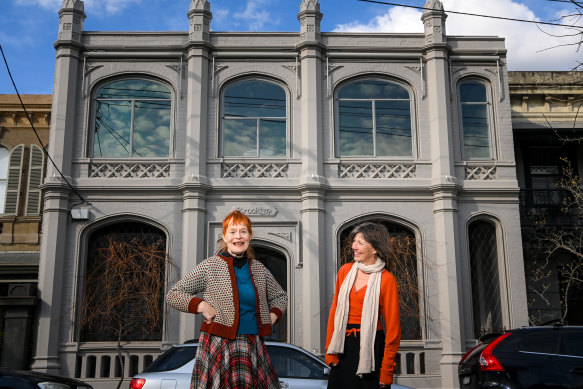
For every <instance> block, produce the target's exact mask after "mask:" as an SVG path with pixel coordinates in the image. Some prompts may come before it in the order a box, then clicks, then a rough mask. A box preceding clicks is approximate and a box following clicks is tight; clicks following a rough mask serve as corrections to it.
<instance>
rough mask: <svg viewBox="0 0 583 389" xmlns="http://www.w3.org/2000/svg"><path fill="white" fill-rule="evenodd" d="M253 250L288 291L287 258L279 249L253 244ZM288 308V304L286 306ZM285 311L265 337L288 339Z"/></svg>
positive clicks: (284, 340) (285, 340)
mask: <svg viewBox="0 0 583 389" xmlns="http://www.w3.org/2000/svg"><path fill="white" fill-rule="evenodd" d="M252 246H253V251H255V257H256V258H257V260H259V261H260V262H261V263H262V264H263V265H265V267H266V268H267V269H268V270H269V271H270V272H271V274H273V277H275V280H276V281H277V282H278V283H279V284H280V285H281V287H282V288H283V290H285V291H286V292H287V291H288V288H287V258H286V256H285V254H284V253H283V252H281V251H279V250H276V249H273V248H270V247H265V246H261V245H256V244H253V242H252ZM288 310H289V306H288ZM287 317H288V314H287V312H286V313H285V314H284V315H283V317H282V318H281V320H280V321H279V322H278V323H277V324H275V326H274V327H273V334H272V335H271V336H269V337H268V338H267V339H272V340H278V341H282V342H287V341H288V335H287Z"/></svg>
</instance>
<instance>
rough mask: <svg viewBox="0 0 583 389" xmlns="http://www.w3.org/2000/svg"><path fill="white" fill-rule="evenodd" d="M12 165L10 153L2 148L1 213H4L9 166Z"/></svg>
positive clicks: (0, 176) (0, 157) (0, 150)
mask: <svg viewBox="0 0 583 389" xmlns="http://www.w3.org/2000/svg"><path fill="white" fill-rule="evenodd" d="M9 164H10V151H8V149H6V147H4V146H0V213H4V204H5V201H6V182H7V181H8V165H9Z"/></svg>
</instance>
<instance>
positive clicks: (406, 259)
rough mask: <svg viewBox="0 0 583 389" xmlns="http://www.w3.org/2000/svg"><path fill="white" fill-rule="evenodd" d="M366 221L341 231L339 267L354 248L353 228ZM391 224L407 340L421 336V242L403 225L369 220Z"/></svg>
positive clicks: (402, 336)
mask: <svg viewBox="0 0 583 389" xmlns="http://www.w3.org/2000/svg"><path fill="white" fill-rule="evenodd" d="M364 221H365V220H359V221H358V222H355V223H352V224H351V225H350V226H347V227H346V228H345V229H344V230H343V231H342V232H341V233H340V251H339V252H340V258H339V261H338V267H340V266H341V265H343V264H344V263H347V262H350V261H352V260H353V258H352V249H351V248H350V247H349V246H348V237H349V235H350V232H351V231H352V229H353V228H354V227H355V226H357V225H358V224H359V223H361V222H364ZM366 221H370V222H373V223H379V224H382V225H384V226H385V227H387V230H388V231H389V235H390V236H391V243H392V248H393V250H394V251H395V255H396V261H395V265H396V269H395V273H394V274H393V275H394V276H395V278H396V279H397V284H398V285H399V302H400V307H401V338H402V339H403V340H415V339H421V306H420V302H419V296H420V294H419V280H418V278H419V277H418V272H417V243H416V239H415V234H414V233H413V232H412V231H411V230H409V229H408V228H405V227H403V226H401V225H399V224H396V223H393V222H390V221H387V220H385V219H376V218H375V219H366Z"/></svg>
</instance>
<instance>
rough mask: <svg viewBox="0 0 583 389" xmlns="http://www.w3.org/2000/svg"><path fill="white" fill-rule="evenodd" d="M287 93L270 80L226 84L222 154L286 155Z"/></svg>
mask: <svg viewBox="0 0 583 389" xmlns="http://www.w3.org/2000/svg"><path fill="white" fill-rule="evenodd" d="M287 123H288V116H287V94H286V92H285V90H284V89H283V88H282V87H281V86H280V85H278V84H276V83H275V82H272V81H267V80H262V79H251V80H242V81H236V82H233V83H231V84H229V85H228V86H227V87H226V88H225V89H224V91H223V95H222V120H221V125H222V146H221V147H222V149H221V155H222V156H223V157H286V156H287V148H288V147H287V127H288V125H287Z"/></svg>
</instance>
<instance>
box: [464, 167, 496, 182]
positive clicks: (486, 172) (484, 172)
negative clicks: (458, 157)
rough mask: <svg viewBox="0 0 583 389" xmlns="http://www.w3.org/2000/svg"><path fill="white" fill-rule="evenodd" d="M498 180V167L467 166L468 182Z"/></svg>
mask: <svg viewBox="0 0 583 389" xmlns="http://www.w3.org/2000/svg"><path fill="white" fill-rule="evenodd" d="M497 178H498V173H497V171H496V166H466V180H476V181H486V180H495V179H497Z"/></svg>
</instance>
